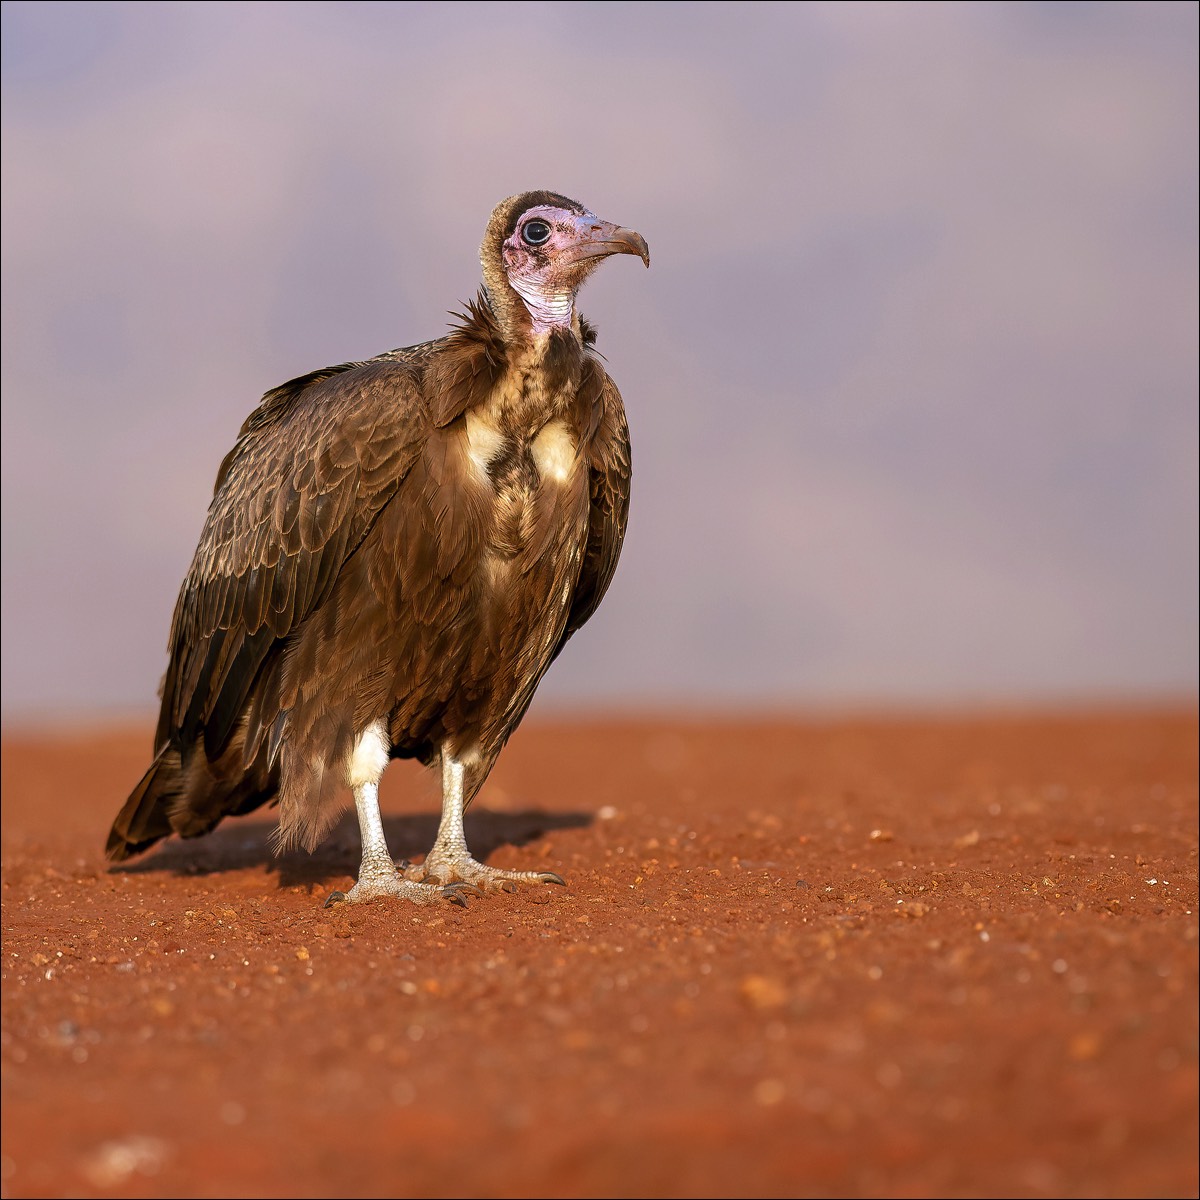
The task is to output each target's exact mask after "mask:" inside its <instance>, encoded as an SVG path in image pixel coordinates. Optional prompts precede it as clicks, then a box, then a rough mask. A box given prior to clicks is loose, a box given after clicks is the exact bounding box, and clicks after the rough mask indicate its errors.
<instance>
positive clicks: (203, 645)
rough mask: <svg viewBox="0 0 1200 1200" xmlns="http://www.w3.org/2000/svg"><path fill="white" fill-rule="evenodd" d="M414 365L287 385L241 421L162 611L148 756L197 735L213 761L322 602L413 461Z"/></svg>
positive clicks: (405, 362)
mask: <svg viewBox="0 0 1200 1200" xmlns="http://www.w3.org/2000/svg"><path fill="white" fill-rule="evenodd" d="M424 351H425V347H422V348H421V352H418V353H415V354H413V355H412V356H411V357H409V358H405V357H403V356H402V355H401V354H399V353H397V352H393V354H392V355H389V356H385V357H384V358H381V359H375V360H372V361H370V362H367V363H349V364H345V365H344V366H341V367H332V368H329V369H327V370H324V371H318V372H314V373H313V374H311V375H306V376H303V377H302V378H299V379H295V380H293V381H292V382H290V383H286V384H284V385H283V386H282V387H279V388H276V389H275V390H274V391H272V392H268V393H267V395H266V396H265V397H264V398H263V402H262V404H261V405H260V406H259V407H258V409H256V410H255V412H254V413H252V414H251V416H250V418H249V419H248V420H247V421H246V423H245V425H244V426H243V427H242V431H241V434H240V436H239V438H238V441H237V444H236V445H235V446H234V448H233V450H231V451H230V453H229V455H228V456H227V457H226V459H225V461H224V462H223V463H222V464H221V469H220V471H219V473H218V475H217V482H216V487H215V490H214V493H213V499H212V503H211V505H210V506H209V510H208V519H207V521H206V522H205V526H204V531H203V533H202V534H201V536H200V544H199V545H198V546H197V548H196V554H195V558H194V559H193V561H192V566H191V569H190V570H189V572H188V575H187V578H186V579H185V580H184V583H183V588H182V590H181V591H180V594H179V599H178V602H177V603H176V606H175V616H174V620H173V622H172V628H171V640H170V647H169V649H170V655H171V658H170V664H169V666H168V668H167V673H166V676H165V678H164V680H163V691H162V711H161V714H160V716H159V723H158V731H157V734H156V750H158V751H161V750H162V748H163V747H164V746H166V745H167V744H168V743H169V742H170V743H173V744H175V745H176V746H177V747H180V748H190V747H191V746H192V745H194V744H195V742H196V740H197V739H198V738H199V737H200V735H201V732H202V733H203V737H204V748H205V752H206V754H207V756H208V758H210V759H215V758H216V757H217V756H218V755H219V754H220V752H221V751H222V750H223V749H224V748H225V746H226V745H227V744H228V742H229V739H230V737H231V735H232V733H233V731H234V729H235V728H236V726H237V722H238V720H239V718H240V717H241V715H242V714H243V713H244V712H245V710H246V707H247V704H248V702H249V700H250V698H251V696H252V691H253V688H254V685H255V681H256V679H257V678H258V677H259V674H260V672H261V670H262V668H263V665H264V663H265V662H266V660H267V658H268V656H269V655H271V653H272V652H273V651H274V650H277V649H278V648H279V647H280V646H281V645H282V643H283V640H284V639H286V638H287V636H288V635H289V633H291V631H292V630H294V629H295V628H296V627H297V625H298V624H299V623H300V622H301V621H302V620H303V619H304V618H305V617H306V616H307V615H308V614H309V613H311V612H312V611H313V610H314V609H315V608H316V607H317V606H318V605H320V604H321V602H322V601H323V600H324V599H325V598H326V597H327V596H328V595H329V593H330V591H331V590H332V587H333V584H334V582H335V580H336V579H337V575H338V572H339V571H340V570H341V568H342V565H343V563H344V562H345V561H346V558H347V557H348V556H349V555H350V554H352V553H353V551H354V549H355V548H356V547H357V546H358V544H359V543H360V542H361V541H362V539H363V538H364V537H365V536H366V534H367V531H368V530H369V529H370V527H371V525H372V523H373V522H374V520H375V518H376V517H377V516H378V514H379V512H380V510H381V509H382V508H383V506H384V505H385V504H386V503H387V502H388V500H389V499H390V498H391V497H392V496H393V495H394V493H395V491H396V489H397V488H398V487H399V486H400V483H401V481H402V480H403V479H404V476H405V474H406V473H407V472H408V470H409V467H410V466H411V464H412V462H413V459H414V458H415V456H416V454H417V451H418V449H419V445H420V441H421V438H422V437H423V435H424V431H425V429H426V428H427V423H428V419H429V418H428V415H427V412H426V410H425V406H424V402H423V400H422V396H421V391H422V389H421V370H422V367H423V365H424V361H423V360H424V359H425V357H426V354H425V353H424ZM269 716H270V717H273V716H274V714H270V715H269ZM265 732H267V731H265V730H257V731H253V732H252V734H248V735H247V745H248V747H249V743H250V742H251V740H253V741H254V743H255V744H257V742H258V739H259V738H260V737H261V736H263V735H264V733H265ZM185 753H186V749H185Z"/></svg>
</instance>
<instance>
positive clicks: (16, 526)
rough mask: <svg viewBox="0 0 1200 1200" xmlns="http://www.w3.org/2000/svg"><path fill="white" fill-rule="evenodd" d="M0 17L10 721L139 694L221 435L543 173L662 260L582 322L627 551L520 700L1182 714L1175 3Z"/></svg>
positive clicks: (1188, 676)
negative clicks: (621, 451)
mask: <svg viewBox="0 0 1200 1200" xmlns="http://www.w3.org/2000/svg"><path fill="white" fill-rule="evenodd" d="M3 23H4V27H3V54H4V69H3V100H4V104H3V186H4V193H3V203H4V221H3V242H4V244H3V253H4V276H3V306H4V308H3V338H4V341H3V371H4V378H3V604H4V612H3V638H4V645H3V659H2V661H3V706H4V711H5V714H6V715H9V716H13V715H18V714H25V715H28V714H42V715H46V714H53V713H55V712H60V711H91V710H101V709H105V710H118V709H125V710H128V709H138V708H142V709H148V708H150V707H152V706H153V705H154V703H155V695H154V693H155V688H156V686H157V683H158V679H159V677H160V675H161V673H162V670H163V667H164V666H165V644H166V637H167V630H168V625H169V622H170V615H171V609H172V605H173V603H174V598H175V592H176V589H177V587H178V584H179V582H180V580H181V578H182V576H183V573H184V571H185V570H186V567H187V564H188V561H189V559H190V557H191V552H192V549H193V547H194V545H195V541H196V537H197V535H198V533H199V530H200V526H201V524H202V522H203V518H204V510H205V506H206V504H207V501H208V496H209V494H210V489H211V485H212V479H213V477H214V475H215V472H216V468H217V465H218V463H219V462H220V460H221V457H222V456H223V454H224V452H225V451H226V450H227V449H228V447H229V445H230V444H231V443H232V440H233V438H234V436H235V434H236V431H237V428H238V426H239V424H240V423H241V421H242V419H243V418H244V416H245V415H246V414H247V413H248V412H249V411H250V409H251V408H252V407H253V406H254V405H255V404H256V403H257V400H258V397H259V396H260V395H261V393H262V392H264V391H265V390H267V389H268V388H270V387H272V386H273V385H275V384H277V383H280V382H282V381H283V380H285V379H288V378H291V377H293V376H295V375H298V374H300V373H302V372H305V371H307V370H310V369H312V368H315V367H319V366H322V365H325V364H327V363H333V362H341V361H344V360H346V359H349V358H360V357H366V356H369V355H371V354H374V353H377V352H379V351H381V350H385V349H388V348H390V347H392V346H396V345H402V344H405V343H409V342H414V341H419V340H422V339H425V338H428V337H433V336H436V335H437V334H438V333H440V332H441V331H442V330H443V329H444V328H445V325H446V321H447V318H446V315H445V314H446V312H447V310H449V309H453V308H456V307H457V306H458V304H459V303H460V302H461V301H462V300H464V299H466V298H467V297H469V296H470V295H472V294H473V293H474V290H475V288H476V286H477V280H478V263H477V247H478V243H479V238H480V235H481V233H482V231H483V227H484V224H485V222H486V220H487V217H488V214H489V212H490V210H491V208H492V206H493V205H494V204H495V203H496V202H497V201H498V200H499V199H501V198H502V197H504V196H506V195H508V194H510V193H512V192H517V191H523V190H526V189H528V188H534V187H548V188H553V189H555V190H557V191H561V192H565V193H566V194H568V195H571V196H574V197H576V198H578V199H579V200H582V201H583V202H584V203H585V204H587V205H588V206H589V207H591V208H592V209H594V210H595V211H596V212H598V213H599V214H600V215H601V216H604V217H607V218H609V219H612V220H615V221H619V222H620V223H622V224H626V225H630V226H633V227H634V228H637V229H639V230H640V231H641V232H642V233H643V234H644V235H645V236H646V238H647V240H648V241H649V243H650V246H651V251H652V256H653V258H652V262H653V265H652V268H651V270H650V271H648V272H647V271H644V270H642V269H641V268H640V264H638V263H636V262H634V261H632V260H630V261H625V260H619V261H614V262H611V263H609V264H606V266H605V267H604V269H603V270H602V271H601V272H599V274H598V275H597V277H596V278H595V280H594V281H593V283H591V284H589V286H588V288H587V289H586V290H585V292H584V293H583V297H582V305H581V307H582V309H583V310H584V311H585V312H586V313H587V314H588V315H589V316H590V317H591V318H592V319H593V320H594V321H595V322H596V323H597V324H598V325H599V327H600V333H601V341H600V348H601V349H602V350H603V352H604V353H605V355H606V356H607V359H608V364H609V368H610V370H611V373H612V374H613V376H614V377H615V378H616V380H617V381H618V383H619V384H620V386H621V388H622V391H623V393H624V395H625V399H626V403H627V407H628V410H629V416H630V424H631V426H632V432H633V438H634V466H635V480H634V496H633V510H632V519H631V524H630V533H629V538H628V541H627V544H626V551H625V555H624V558H623V561H622V563H621V567H620V569H619V571H618V574H617V578H616V582H615V583H614V586H613V589H612V592H611V593H610V595H609V597H608V599H607V600H606V601H605V604H604V605H603V607H602V608H601V610H600V613H599V614H598V616H597V617H596V618H594V620H593V621H592V623H591V624H590V625H589V626H588V628H587V629H586V630H585V631H584V632H583V633H582V634H580V635H579V636H578V637H577V638H576V639H575V640H574V642H573V643H572V646H571V648H570V649H569V650H568V651H567V652H566V653H565V654H564V655H563V657H562V658H561V659H560V660H559V662H558V663H556V664H555V667H554V668H553V670H552V671H551V673H550V675H549V676H548V677H547V680H546V682H545V683H544V685H543V688H542V693H541V695H540V697H539V701H538V704H537V707H536V709H535V711H537V712H541V713H543V714H545V713H548V712H550V711H553V709H554V707H555V706H556V705H562V704H567V703H570V704H576V705H579V704H582V705H589V704H590V705H603V706H612V705H616V704H622V703H633V704H637V705H642V706H645V705H652V704H655V703H659V702H680V701H683V702H688V703H692V704H702V705H720V706H726V705H733V704H755V705H758V704H761V705H771V704H780V703H784V704H786V703H798V704H804V705H807V706H817V707H819V706H822V705H838V706H843V705H847V704H850V705H852V704H889V705H903V704H907V703H921V704H951V703H959V702H991V703H994V702H1008V701H1013V700H1030V699H1032V700H1039V699H1046V700H1055V699H1059V698H1064V697H1066V698H1083V699H1088V698H1110V697H1119V696H1153V695H1156V694H1179V693H1185V694H1186V693H1190V692H1192V691H1194V689H1195V687H1196V658H1197V632H1196V628H1197V383H1198V375H1197V335H1196V328H1197V267H1196V260H1197V119H1196V111H1197V9H1196V6H1195V5H1192V4H1152V3H1132V4H1105V5H1090V4H1032V5H1025V4H997V5H991V4H973V5H954V4H933V5H909V4H895V3H888V4H884V5H853V4H813V5H789V4H777V3H771V4H763V5H756V4H734V5H726V4H697V5H689V4H678V3H672V4H662V5H658V4H628V5H626V4H613V3H604V4H573V5H554V4H551V5H545V4H496V3H487V4H436V5H426V4H356V3H338V4H326V3H303V4H301V3H269V4H255V3H239V4H224V3H211V2H205V3H195V4H192V3H173V4H154V3H139V4H131V3H130V4H104V3H88V4H55V3H43V2H39V3H19V2H18V3H5V4H4V5H3ZM635 268H637V269H635Z"/></svg>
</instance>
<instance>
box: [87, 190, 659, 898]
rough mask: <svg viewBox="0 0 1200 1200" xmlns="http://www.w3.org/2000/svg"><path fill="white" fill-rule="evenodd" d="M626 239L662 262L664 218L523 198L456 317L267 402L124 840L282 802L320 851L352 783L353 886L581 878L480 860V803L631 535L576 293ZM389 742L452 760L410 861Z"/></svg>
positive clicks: (289, 826) (620, 471)
mask: <svg viewBox="0 0 1200 1200" xmlns="http://www.w3.org/2000/svg"><path fill="white" fill-rule="evenodd" d="M614 253H632V254H636V255H638V256H640V257H641V258H643V259H644V260H645V261H646V262H647V263H648V262H649V252H648V251H647V249H646V243H645V241H644V240H643V239H642V238H641V236H640V235H638V234H636V233H633V232H632V231H630V230H625V229H620V228H618V227H617V226H614V225H611V224H609V223H607V222H603V221H600V220H599V219H598V218H596V217H595V216H594V215H593V214H592V213H590V212H588V211H587V210H586V209H584V208H583V206H582V205H579V204H578V203H576V202H575V201H572V200H568V199H567V198H566V197H563V196H560V195H557V194H556V193H552V192H529V193H525V194H524V195H521V196H514V197H510V198H509V199H508V200H505V201H504V202H503V203H502V204H500V205H499V206H498V207H497V208H496V210H495V212H494V213H493V214H492V218H491V220H490V222H489V223H488V228H487V231H486V233H485V235H484V240H483V245H482V247H481V250H480V258H481V262H482V266H483V280H484V286H483V288H482V290H481V292H480V295H479V297H478V299H477V300H475V301H474V302H473V303H471V304H469V305H468V306H467V312H466V313H465V314H464V315H463V316H462V319H461V323H460V324H459V325H458V326H457V327H456V328H454V329H452V331H451V332H450V333H448V334H447V335H446V336H444V337H441V338H439V339H437V340H436V341H432V342H426V343H423V344H421V345H418V346H412V347H408V348H406V349H402V350H393V351H391V352H389V353H387V354H382V355H380V356H379V357H377V358H374V359H371V360H369V361H367V362H354V363H344V364H342V365H341V366H336V367H329V368H326V369H324V370H320V371H314V372H312V373H311V374H309V375H305V376H302V377H300V378H298V379H294V380H292V381H291V382H290V383H286V384H284V385H283V386H281V387H278V388H275V389H274V390H273V391H270V392H268V393H267V394H266V396H264V397H263V400H262V403H261V404H260V405H259V407H258V408H257V409H255V411H254V412H253V413H251V415H250V417H249V418H248V419H247V420H246V422H245V424H244V425H243V426H242V430H241V434H240V436H239V437H238V440H237V443H236V445H235V446H234V447H233V449H232V450H231V451H230V452H229V454H228V455H227V456H226V458H225V461H224V462H223V463H222V464H221V467H220V470H219V471H218V474H217V481H216V486H215V489H214V493H213V499H212V503H211V505H210V506H209V512H208V520H207V522H206V524H205V526H204V531H203V533H202V534H201V537H200V544H199V546H198V547H197V549H196V554H195V558H194V559H193V562H192V566H191V569H190V570H189V572H188V575H187V578H186V579H185V580H184V583H183V587H182V589H181V591H180V594H179V599H178V601H177V603H176V606H175V616H174V620H173V623H172V628H171V638H170V646H169V651H170V661H169V665H168V667H167V673H166V676H165V677H164V680H163V685H162V709H161V713H160V716H159V721H158V729H157V732H156V735H155V753H156V757H155V760H154V762H153V764H152V765H151V767H150V769H149V770H148V771H147V772H146V774H145V776H144V777H143V778H142V780H141V782H140V783H139V784H138V786H137V787H136V788H135V789H134V791H133V793H132V794H131V795H130V797H129V799H128V800H127V801H126V803H125V805H124V807H123V808H122V809H121V812H120V813H119V814H118V816H117V818H116V821H115V822H114V824H113V827H112V831H111V833H110V834H109V839H108V846H107V851H108V855H109V857H110V858H112V859H114V860H118V861H119V860H122V859H125V858H127V857H128V856H129V855H131V854H136V853H138V852H139V851H142V850H144V849H146V848H147V847H148V846H150V845H152V844H153V843H154V842H156V841H158V840H159V839H160V838H163V837H166V836H167V835H169V834H171V833H178V834H180V835H182V836H184V837H195V836H198V835H200V834H203V833H206V832H208V831H209V830H210V829H212V828H213V827H214V826H215V825H216V824H217V823H218V822H219V821H220V820H222V819H223V818H224V817H226V816H229V815H231V814H237V813H245V812H249V811H251V810H253V809H255V808H257V807H259V806H260V805H262V804H264V803H267V802H269V801H273V800H276V799H277V800H278V804H279V831H278V839H279V844H280V845H281V846H290V845H293V844H300V845H303V846H305V847H307V848H308V849H312V848H313V847H314V846H315V845H316V844H317V843H318V842H319V841H320V840H321V838H322V837H323V836H324V835H325V833H326V832H327V831H328V828H329V826H330V824H331V822H332V821H333V820H334V819H335V818H336V816H337V815H338V812H339V811H340V807H341V797H342V795H343V788H344V787H345V786H349V787H350V788H351V789H352V791H353V793H354V798H355V803H356V807H357V809H358V815H359V822H360V827H361V829H362V833H363V865H362V869H361V871H360V874H359V881H358V883H357V884H356V886H355V888H354V889H353V890H352V891H351V893H350V894H349V899H351V900H357V899H365V898H369V897H370V896H374V895H378V894H381V893H388V894H394V895H403V896H406V897H408V898H409V899H412V900H416V901H417V902H419V903H425V902H428V901H430V900H431V899H436V898H439V897H442V896H446V897H447V898H450V899H457V900H462V897H463V894H464V893H465V892H472V891H474V890H476V889H478V888H491V887H496V886H509V887H511V886H512V882H511V881H512V880H515V879H523V880H527V879H550V880H556V879H557V877H556V876H553V875H550V874H548V873H539V872H502V871H497V870H495V869H494V868H488V867H484V866H482V865H481V864H479V863H477V862H476V861H475V860H474V859H472V858H471V857H470V855H469V854H468V852H467V849H466V843H465V841H464V839H463V837H462V811H463V809H464V808H465V807H466V805H467V804H469V803H470V801H471V799H472V798H473V797H474V795H475V793H476V792H477V791H478V789H479V787H480V785H481V784H482V783H483V781H484V779H485V778H486V777H487V774H488V772H489V770H490V769H491V767H492V764H493V763H494V762H495V760H496V756H497V755H498V754H499V752H500V750H501V749H502V747H503V746H504V744H505V742H506V741H507V740H508V737H509V735H510V734H511V733H512V732H513V730H514V729H515V728H516V726H517V723H518V722H519V721H520V719H521V717H522V716H523V715H524V713H525V710H526V709H527V707H528V705H529V703H530V700H531V699H532V697H533V693H534V689H535V688H536V687H537V684H538V681H539V680H540V679H541V677H542V675H543V674H544V672H545V671H546V668H547V667H548V666H549V665H550V663H551V661H552V660H553V659H554V657H555V656H556V655H557V654H558V652H559V650H560V649H561V648H562V646H563V644H564V643H565V642H566V640H567V639H568V638H569V637H570V636H571V635H572V634H573V633H574V632H575V631H576V630H577V629H578V628H579V627H580V626H581V625H582V624H583V623H584V622H585V621H586V620H587V619H588V617H590V616H591V614H592V613H593V612H594V611H595V609H596V606H597V605H598V604H599V603H600V600H601V598H602V597H603V595H604V593H605V591H606V589H607V588H608V585H609V582H610V580H611V579H612V575H613V571H614V569H615V567H616V563H617V556H618V554H619V553H620V549H621V542H622V539H623V537H624V532H625V522H626V515H627V512H628V501H629V441H628V430H627V427H626V423H625V413H624V408H623V405H622V402H621V397H620V394H619V393H618V391H617V389H616V386H615V385H614V384H613V382H612V380H611V379H609V377H608V375H607V374H606V372H605V370H604V368H603V366H602V365H601V363H600V360H599V359H598V358H597V356H596V355H595V354H594V352H592V350H591V346H592V343H593V342H594V340H595V337H594V333H593V332H592V330H591V329H590V328H589V327H588V326H587V324H586V322H584V321H583V320H582V319H581V318H580V317H579V316H578V314H577V313H576V311H575V304H574V299H575V293H576V291H577V290H578V288H579V286H580V285H581V284H582V282H583V280H584V279H585V278H586V277H587V275H588V274H589V273H590V272H591V270H592V269H594V267H595V266H596V265H597V263H599V262H600V261H601V260H602V259H603V258H604V257H607V256H608V255H610V254H614ZM389 757H393V758H394V757H404V758H417V759H419V760H420V761H422V762H424V763H427V764H433V763H434V762H438V761H440V762H441V766H442V778H443V818H442V825H441V828H440V829H439V833H438V839H437V842H436V843H435V846H434V849H433V851H432V852H431V854H430V855H429V857H428V858H427V860H426V863H425V864H424V867H423V868H420V869H409V870H408V871H407V872H406V874H405V875H404V876H401V875H400V874H398V873H397V872H396V870H395V868H394V866H393V865H392V862H391V859H390V857H388V855H387V850H386V846H385V845H384V844H383V836H382V824H381V822H380V820H379V814H378V803H377V785H378V780H379V776H380V775H381V774H382V772H383V768H384V767H385V766H386V763H387V761H388V758H389Z"/></svg>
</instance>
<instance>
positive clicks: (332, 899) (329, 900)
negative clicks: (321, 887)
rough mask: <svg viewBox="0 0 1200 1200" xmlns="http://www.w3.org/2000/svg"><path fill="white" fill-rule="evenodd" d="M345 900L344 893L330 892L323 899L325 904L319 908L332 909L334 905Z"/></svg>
mask: <svg viewBox="0 0 1200 1200" xmlns="http://www.w3.org/2000/svg"><path fill="white" fill-rule="evenodd" d="M345 899H346V893H345V892H330V893H329V895H328V896H326V897H325V903H324V904H323V905H322V906H321V907H322V908H332V907H333V906H334V905H335V904H341V903H342V901H343V900H345Z"/></svg>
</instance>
